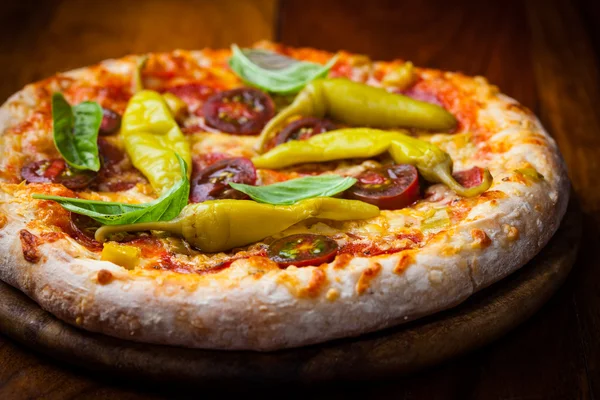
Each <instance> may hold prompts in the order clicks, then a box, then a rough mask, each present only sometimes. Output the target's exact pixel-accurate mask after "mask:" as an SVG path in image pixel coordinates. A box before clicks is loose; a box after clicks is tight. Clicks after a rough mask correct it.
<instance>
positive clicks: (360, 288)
mask: <svg viewBox="0 0 600 400" xmlns="http://www.w3.org/2000/svg"><path fill="white" fill-rule="evenodd" d="M380 272H381V264H379V263H377V262H376V263H373V264H371V265H369V266H368V267H367V268H366V269H365V270H364V271H363V272H362V274H361V275H360V278H358V282H357V283H356V292H357V293H358V294H363V293H365V292H366V291H367V289H369V286H370V285H371V281H372V280H373V279H375V278H376V277H377V275H379V273H380Z"/></svg>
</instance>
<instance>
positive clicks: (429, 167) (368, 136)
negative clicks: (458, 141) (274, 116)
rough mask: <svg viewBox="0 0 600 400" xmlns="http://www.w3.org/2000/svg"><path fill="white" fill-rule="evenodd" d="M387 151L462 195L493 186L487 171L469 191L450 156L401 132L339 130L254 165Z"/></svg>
mask: <svg viewBox="0 0 600 400" xmlns="http://www.w3.org/2000/svg"><path fill="white" fill-rule="evenodd" d="M386 151H389V153H390V154H391V156H392V158H393V159H394V161H395V162H397V163H399V164H411V165H414V166H415V167H416V168H417V170H418V171H419V173H420V174H421V175H422V176H423V178H425V179H426V180H428V181H430V182H439V183H444V184H446V185H447V186H448V187H450V189H452V190H454V191H455V192H456V193H458V194H459V195H461V196H465V197H472V196H476V195H478V194H480V193H482V192H484V191H486V190H487V189H488V188H489V187H490V185H491V184H492V176H491V175H490V173H489V171H488V170H487V169H486V170H484V174H483V180H482V182H481V184H479V185H478V186H474V187H470V188H465V187H463V186H461V185H460V184H459V183H458V182H457V181H456V180H455V179H454V178H453V177H452V159H451V158H450V156H449V155H448V154H447V153H446V152H444V151H443V150H442V149H440V148H439V147H437V146H436V145H434V144H432V143H429V142H426V141H424V140H419V139H416V138H413V137H411V136H408V135H404V134H402V133H399V132H390V131H382V130H379V129H370V128H351V129H339V130H335V131H330V132H326V133H322V134H319V135H315V136H313V137H311V138H309V139H308V140H304V141H297V140H292V141H289V142H287V143H283V144H281V145H279V146H277V147H275V148H273V149H271V150H270V151H268V152H267V153H265V154H262V155H260V156H257V157H254V158H253V159H252V162H253V163H254V165H255V166H256V167H257V168H269V169H280V168H285V167H288V166H290V165H295V164H301V163H308V162H323V161H332V160H340V159H344V158H370V157H375V156H377V155H379V154H381V153H384V152H386Z"/></svg>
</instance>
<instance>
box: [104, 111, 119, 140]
mask: <svg viewBox="0 0 600 400" xmlns="http://www.w3.org/2000/svg"><path fill="white" fill-rule="evenodd" d="M120 127H121V116H120V115H119V114H118V113H116V112H115V111H113V110H111V109H110V108H103V109H102V122H101V123H100V131H99V133H100V134H101V135H112V134H113V133H115V132H117V131H118V130H119V128H120Z"/></svg>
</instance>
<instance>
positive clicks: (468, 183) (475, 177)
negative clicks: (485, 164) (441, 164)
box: [452, 167, 485, 188]
mask: <svg viewBox="0 0 600 400" xmlns="http://www.w3.org/2000/svg"><path fill="white" fill-rule="evenodd" d="M452 176H453V177H454V179H456V181H457V182H458V183H459V184H461V185H462V186H464V187H466V188H471V187H475V186H478V185H481V183H482V182H483V181H484V179H485V170H484V169H483V168H479V167H473V168H471V169H467V170H464V171H458V172H454V173H453V174H452Z"/></svg>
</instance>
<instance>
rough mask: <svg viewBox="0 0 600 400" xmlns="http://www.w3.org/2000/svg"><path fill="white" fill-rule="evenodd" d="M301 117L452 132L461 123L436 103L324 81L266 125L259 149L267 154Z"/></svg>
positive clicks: (312, 85) (308, 88)
mask: <svg viewBox="0 0 600 400" xmlns="http://www.w3.org/2000/svg"><path fill="white" fill-rule="evenodd" d="M298 115H303V116H313V117H325V116H329V117H331V118H333V119H334V120H335V121H339V122H341V123H345V124H349V125H355V126H376V127H379V128H399V127H407V128H421V129H430V130H442V131H448V130H450V129H453V128H454V127H455V126H456V124H457V121H456V118H454V116H453V115H452V114H450V113H449V112H448V111H446V110H445V109H444V108H442V107H440V106H437V105H434V104H429V103H425V102H422V101H418V100H414V99H411V98H410V97H406V96H402V95H399V94H395V93H390V92H388V91H387V90H385V89H383V88H377V87H373V86H369V85H365V84H362V83H358V82H353V81H350V80H348V79H341V78H336V79H320V80H317V81H314V82H311V83H309V84H308V85H307V86H306V87H305V88H304V89H303V90H302V91H301V92H300V93H299V94H298V95H297V96H296V98H295V99H294V102H293V103H292V104H291V105H290V106H289V107H287V108H285V109H284V110H283V111H281V112H280V113H279V114H277V116H276V117H275V118H273V119H272V120H271V121H270V122H269V123H268V124H267V126H265V128H264V129H263V131H262V133H261V136H260V140H259V142H258V150H259V151H264V150H265V149H266V147H267V145H268V144H269V143H270V142H271V140H272V139H273V137H274V136H275V135H276V134H277V132H278V131H279V130H280V129H281V127H282V126H283V125H285V124H286V123H287V121H288V120H289V119H290V118H291V117H295V116H298Z"/></svg>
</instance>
